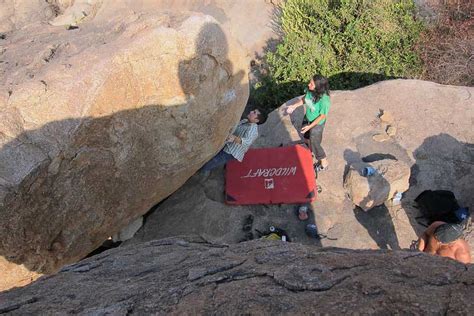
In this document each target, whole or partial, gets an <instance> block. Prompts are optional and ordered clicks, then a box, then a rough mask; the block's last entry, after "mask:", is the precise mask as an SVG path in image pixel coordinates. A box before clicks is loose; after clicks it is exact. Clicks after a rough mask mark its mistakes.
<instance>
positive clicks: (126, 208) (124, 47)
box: [0, 14, 249, 282]
mask: <svg viewBox="0 0 474 316" xmlns="http://www.w3.org/2000/svg"><path fill="white" fill-rule="evenodd" d="M2 44H3V46H2V47H3V50H2V51H1V54H2V55H1V58H2V62H3V63H2V64H1V65H2V68H1V72H0V82H1V84H2V87H4V89H2V91H1V92H0V93H1V94H0V161H1V164H0V256H2V257H3V258H4V259H6V260H8V261H9V262H11V263H15V264H22V265H23V268H25V267H26V268H27V269H28V270H30V271H39V272H54V271H56V270H57V269H58V268H59V267H60V266H62V265H64V264H66V263H71V262H74V261H77V260H79V259H81V258H83V257H84V256H85V255H87V254H88V253H89V252H90V251H91V250H93V249H95V248H96V247H97V246H99V245H100V244H101V243H102V242H103V241H104V240H105V239H106V238H107V237H108V236H111V235H113V234H115V233H117V232H118V231H119V230H120V229H121V228H122V227H124V226H125V225H126V224H127V223H129V222H131V221H132V220H133V219H135V218H137V217H139V216H140V215H142V214H144V213H145V212H147V211H148V210H149V209H150V208H151V207H152V206H153V205H155V204H156V203H158V202H159V201H160V200H162V199H163V198H165V197H167V196H168V195H170V194H171V193H172V192H174V191H175V190H176V189H177V188H179V187H180V186H181V185H182V184H183V183H184V182H185V181H186V180H187V179H188V178H189V177H190V176H191V175H192V174H193V173H194V172H196V170H198V169H199V168H200V166H201V165H202V164H203V163H204V162H205V161H207V160H208V159H209V158H210V157H212V156H213V155H214V154H215V153H216V152H217V151H218V150H219V149H220V148H221V146H222V144H223V142H224V140H225V138H226V137H227V135H228V133H229V131H230V129H231V128H232V126H234V125H235V124H236V122H238V120H239V118H240V115H241V113H242V111H243V109H244V107H245V104H246V101H247V98H248V93H249V90H248V79H247V78H248V75H247V68H248V67H247V65H248V60H247V57H246V54H245V51H244V50H243V49H242V48H241V46H240V44H238V43H237V42H236V41H235V40H233V39H232V38H231V37H229V36H228V34H227V33H226V32H225V31H224V30H223V29H222V28H221V27H220V26H219V24H218V22H217V21H216V20H215V19H213V18H212V17H210V16H204V15H201V14H194V15H187V14H181V15H145V14H132V15H129V16H119V17H117V18H116V19H115V20H108V21H106V22H101V23H92V22H91V23H84V24H81V27H80V28H79V29H71V30H66V29H65V28H58V27H53V26H50V25H46V24H37V25H34V27H31V28H26V29H24V30H21V31H18V32H15V33H12V34H9V36H8V37H7V38H6V39H4V40H2ZM32 52H34V53H32ZM2 262H4V261H0V263H2ZM23 268H22V269H23ZM3 271H6V269H4V268H3V267H1V266H0V280H2V282H3V280H5V279H4V277H3V276H2V275H1V273H3Z"/></svg>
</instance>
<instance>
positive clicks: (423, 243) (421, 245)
mask: <svg viewBox="0 0 474 316" xmlns="http://www.w3.org/2000/svg"><path fill="white" fill-rule="evenodd" d="M443 224H444V222H440V221H436V222H433V223H432V224H431V225H430V226H428V228H427V229H426V230H425V232H424V233H423V235H421V236H420V238H419V239H418V250H420V251H424V250H425V248H426V245H427V244H428V239H429V238H430V236H432V235H433V233H434V231H435V229H436V228H437V227H438V226H440V225H443Z"/></svg>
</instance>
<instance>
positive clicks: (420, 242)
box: [417, 233, 428, 251]
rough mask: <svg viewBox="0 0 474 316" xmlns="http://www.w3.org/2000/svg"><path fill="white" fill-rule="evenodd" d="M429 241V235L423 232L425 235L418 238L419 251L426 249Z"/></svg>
mask: <svg viewBox="0 0 474 316" xmlns="http://www.w3.org/2000/svg"><path fill="white" fill-rule="evenodd" d="M427 242H428V236H427V235H426V233H423V235H421V236H420V238H419V239H418V246H417V248H418V250H419V251H423V250H425V247H426V243H427Z"/></svg>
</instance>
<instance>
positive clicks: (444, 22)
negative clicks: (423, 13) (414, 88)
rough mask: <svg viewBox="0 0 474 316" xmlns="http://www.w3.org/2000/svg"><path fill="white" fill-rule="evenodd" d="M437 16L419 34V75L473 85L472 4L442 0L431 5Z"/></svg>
mask: <svg viewBox="0 0 474 316" xmlns="http://www.w3.org/2000/svg"><path fill="white" fill-rule="evenodd" d="M433 6H434V9H435V10H436V11H437V13H438V18H437V21H435V23H433V25H432V26H431V27H430V28H428V30H427V31H426V32H424V33H423V34H422V39H421V42H420V45H419V49H420V53H421V57H422V59H423V62H424V70H423V73H422V79H424V80H430V81H434V82H439V83H442V84H449V85H464V86H474V57H473V56H474V55H473V54H474V18H473V15H472V14H473V11H474V4H473V3H472V1H471V0H450V1H449V0H443V1H439V2H438V3H437V4H436V5H433Z"/></svg>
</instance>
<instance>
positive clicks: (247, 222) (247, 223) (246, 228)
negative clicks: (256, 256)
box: [242, 214, 253, 232]
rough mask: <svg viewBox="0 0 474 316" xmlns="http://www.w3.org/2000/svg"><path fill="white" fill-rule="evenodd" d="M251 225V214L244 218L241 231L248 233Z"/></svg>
mask: <svg viewBox="0 0 474 316" xmlns="http://www.w3.org/2000/svg"><path fill="white" fill-rule="evenodd" d="M252 225H253V215H252V214H249V215H248V216H247V217H245V219H244V225H243V227H242V231H244V232H250V230H251V229H252Z"/></svg>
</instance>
